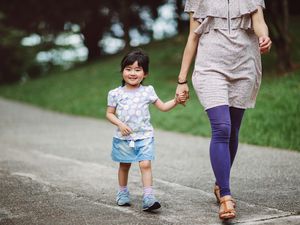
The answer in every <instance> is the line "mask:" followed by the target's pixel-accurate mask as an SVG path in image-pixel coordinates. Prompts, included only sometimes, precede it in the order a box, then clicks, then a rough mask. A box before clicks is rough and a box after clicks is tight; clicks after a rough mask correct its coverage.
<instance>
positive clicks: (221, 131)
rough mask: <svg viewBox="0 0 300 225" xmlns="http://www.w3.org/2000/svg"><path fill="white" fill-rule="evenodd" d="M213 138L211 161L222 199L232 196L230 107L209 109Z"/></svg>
mask: <svg viewBox="0 0 300 225" xmlns="http://www.w3.org/2000/svg"><path fill="white" fill-rule="evenodd" d="M206 112H207V115H208V117H209V120H210V125H211V130H212V137H211V142H210V160H211V165H212V168H213V171H214V174H215V177H216V181H217V184H218V185H219V187H220V189H221V190H220V195H221V197H223V196H225V195H231V193H230V187H229V178H230V167H231V159H230V152H229V140H230V133H231V121H230V113H229V107H228V106H227V105H223V106H217V107H214V108H211V109H208V110H207V111H206Z"/></svg>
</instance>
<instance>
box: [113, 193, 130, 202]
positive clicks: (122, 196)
mask: <svg viewBox="0 0 300 225" xmlns="http://www.w3.org/2000/svg"><path fill="white" fill-rule="evenodd" d="M116 201H117V204H118V206H130V198H129V191H118V194H117V199H116Z"/></svg>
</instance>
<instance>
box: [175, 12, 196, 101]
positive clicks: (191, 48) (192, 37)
mask: <svg viewBox="0 0 300 225" xmlns="http://www.w3.org/2000/svg"><path fill="white" fill-rule="evenodd" d="M198 26H199V22H198V21H197V20H195V19H194V18H193V13H190V28H189V29H190V31H189V36H188V40H187V43H186V46H185V48H184V52H183V56H182V62H181V68H180V72H179V76H178V82H185V81H186V80H187V75H188V72H189V68H190V66H191V63H192V61H193V59H194V57H195V54H196V50H197V46H198V41H199V35H197V34H196V33H195V32H194V30H195V29H196V28H197V27H198ZM182 93H185V94H186V98H187V99H188V96H189V88H188V85H187V84H178V85H177V89H176V95H179V94H182Z"/></svg>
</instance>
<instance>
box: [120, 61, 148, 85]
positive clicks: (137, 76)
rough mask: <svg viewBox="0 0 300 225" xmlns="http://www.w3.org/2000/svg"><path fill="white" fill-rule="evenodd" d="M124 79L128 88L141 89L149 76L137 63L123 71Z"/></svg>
mask: <svg viewBox="0 0 300 225" xmlns="http://www.w3.org/2000/svg"><path fill="white" fill-rule="evenodd" d="M122 75H123V79H124V81H125V83H126V84H125V86H126V87H127V88H136V87H139V86H140V84H141V82H142V81H143V79H144V78H145V77H146V76H147V74H145V72H144V70H143V68H142V67H141V66H139V65H138V62H137V61H135V62H134V63H133V64H132V65H128V66H126V67H125V68H124V70H123V74H122Z"/></svg>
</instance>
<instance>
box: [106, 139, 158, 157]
mask: <svg viewBox="0 0 300 225" xmlns="http://www.w3.org/2000/svg"><path fill="white" fill-rule="evenodd" d="M131 144H133V143H131ZM131 146H132V145H130V140H122V139H118V138H115V137H114V138H113V142H112V152H111V158H112V160H113V161H116V162H122V163H133V162H140V161H143V160H154V138H153V137H151V138H145V139H140V140H135V141H134V146H132V147H131Z"/></svg>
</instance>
